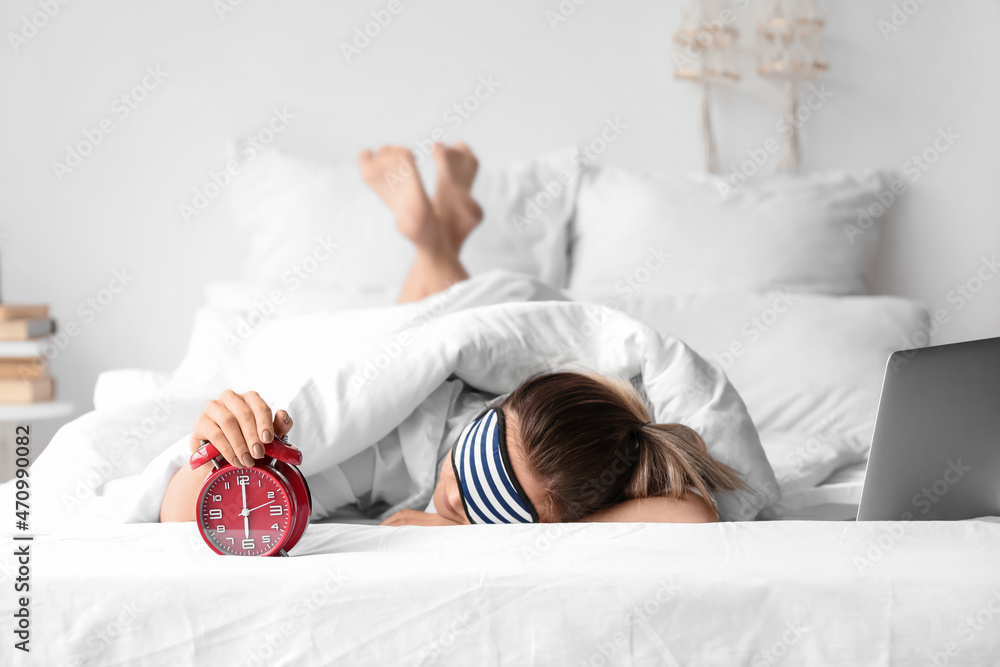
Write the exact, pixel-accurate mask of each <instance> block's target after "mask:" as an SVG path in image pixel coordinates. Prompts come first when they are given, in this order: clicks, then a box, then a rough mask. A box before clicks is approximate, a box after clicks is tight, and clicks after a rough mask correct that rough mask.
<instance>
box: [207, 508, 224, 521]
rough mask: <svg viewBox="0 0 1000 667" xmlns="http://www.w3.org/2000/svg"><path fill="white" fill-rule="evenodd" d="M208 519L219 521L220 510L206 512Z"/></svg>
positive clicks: (220, 516)
mask: <svg viewBox="0 0 1000 667" xmlns="http://www.w3.org/2000/svg"><path fill="white" fill-rule="evenodd" d="M208 518H209V519H221V518H222V510H220V509H214V510H208Z"/></svg>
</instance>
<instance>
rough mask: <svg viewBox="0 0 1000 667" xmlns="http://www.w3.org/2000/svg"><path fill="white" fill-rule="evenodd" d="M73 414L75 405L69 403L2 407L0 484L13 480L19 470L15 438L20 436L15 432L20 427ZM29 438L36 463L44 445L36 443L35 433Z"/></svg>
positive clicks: (56, 402)
mask: <svg viewBox="0 0 1000 667" xmlns="http://www.w3.org/2000/svg"><path fill="white" fill-rule="evenodd" d="M71 414H73V404H72V403H70V402H68V401H47V402H44V403H27V404H25V405H0V482H6V481H7V480H9V479H12V478H13V477H14V470H15V469H16V468H17V466H16V463H15V459H16V458H17V455H16V452H17V450H16V447H15V443H16V439H15V438H16V436H17V435H18V434H15V432H14V431H15V429H16V428H17V427H18V426H28V427H31V426H32V425H34V424H35V423H36V422H39V421H42V420H45V419H57V418H59V417H66V416H67V415H71ZM21 435H23V434H21ZM28 437H29V438H30V447H31V454H32V456H31V460H32V461H34V457H35V456H36V455H37V454H38V451H39V449H40V448H41V447H42V443H40V442H36V441H35V438H34V433H29V434H28ZM45 444H48V443H45Z"/></svg>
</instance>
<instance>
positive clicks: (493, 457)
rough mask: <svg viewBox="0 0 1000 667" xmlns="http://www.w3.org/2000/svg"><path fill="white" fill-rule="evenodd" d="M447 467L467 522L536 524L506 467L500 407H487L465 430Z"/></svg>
mask: <svg viewBox="0 0 1000 667" xmlns="http://www.w3.org/2000/svg"><path fill="white" fill-rule="evenodd" d="M451 465H452V467H453V468H454V469H455V479H457V480H458V486H459V489H460V490H461V492H462V506H463V507H464V508H465V514H466V515H467V516H468V517H469V521H470V522H472V523H537V522H538V512H536V511H535V506H534V505H532V504H531V501H530V500H528V496H527V494H526V493H525V492H524V489H522V488H521V485H520V484H518V482H517V478H516V477H515V476H514V468H513V467H512V466H511V465H510V456H509V454H508V453H507V434H506V430H505V428H504V418H503V410H501V409H500V408H490V409H489V410H487V411H486V412H485V413H483V414H482V415H480V416H479V417H477V418H476V419H474V420H473V421H472V423H471V424H469V425H468V426H466V427H465V430H464V431H462V435H461V437H460V438H459V439H458V443H457V444H456V445H455V447H454V448H453V449H452V453H451Z"/></svg>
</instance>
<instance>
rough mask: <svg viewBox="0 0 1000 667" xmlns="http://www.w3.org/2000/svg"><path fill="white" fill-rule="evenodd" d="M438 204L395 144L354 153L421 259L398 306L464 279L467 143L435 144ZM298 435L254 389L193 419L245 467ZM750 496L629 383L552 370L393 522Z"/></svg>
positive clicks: (558, 517)
mask: <svg viewBox="0 0 1000 667" xmlns="http://www.w3.org/2000/svg"><path fill="white" fill-rule="evenodd" d="M433 156H434V160H435V163H436V165H437V169H438V180H437V187H436V190H435V193H434V197H433V199H431V198H430V197H429V196H428V195H427V193H426V192H425V190H424V188H423V185H422V184H421V181H420V178H419V176H418V175H417V172H416V165H415V162H414V159H413V155H412V154H411V153H410V151H409V150H407V149H405V148H399V147H383V148H381V149H379V151H378V152H377V153H374V154H373V153H372V152H371V151H368V150H365V151H362V153H361V154H360V155H359V156H358V162H359V164H360V166H361V171H362V174H363V175H364V179H365V182H366V183H367V184H368V185H369V187H371V188H372V189H373V190H374V191H375V192H376V193H377V194H378V195H379V196H380V197H381V198H382V200H383V201H384V202H385V203H386V204H387V205H388V206H389V208H390V209H392V211H393V213H394V214H395V216H396V222H397V226H398V228H399V231H400V232H401V233H402V234H403V235H404V236H406V237H407V238H408V239H410V241H412V242H413V244H414V246H415V248H416V251H417V254H416V258H415V260H414V262H413V266H412V268H411V269H410V273H409V275H408V276H407V278H406V280H405V282H404V284H403V287H402V290H401V291H400V294H399V298H398V300H397V301H398V302H399V303H404V302H409V301H417V300H420V299H423V298H424V297H427V296H430V295H431V294H434V293H436V292H438V291H440V290H442V289H444V288H445V287H446V286H448V285H451V284H453V283H455V282H458V281H461V280H465V279H466V278H468V277H469V276H468V273H466V271H465V269H464V268H463V267H462V264H461V263H460V262H459V259H458V255H459V250H460V249H461V247H462V244H463V242H464V241H465V238H466V237H467V236H468V235H469V233H470V232H471V231H472V230H473V229H474V228H475V227H476V225H477V224H479V221H480V220H481V219H482V215H483V214H482V210H481V209H480V208H479V206H478V205H477V204H476V202H475V200H473V198H472V195H471V190H472V182H473V180H474V179H475V176H476V171H477V169H478V163H477V161H476V158H475V156H474V155H473V154H472V152H471V151H470V150H469V148H468V147H467V146H466V145H465V144H462V143H456V144H454V145H453V146H444V145H441V144H437V145H435V147H434V151H433ZM291 428H292V418H291V416H290V415H289V414H288V413H287V412H286V411H284V410H279V411H278V412H277V413H276V414H274V415H272V413H271V409H270V408H269V407H268V405H267V403H265V402H264V400H263V399H262V398H261V397H260V395H258V394H257V393H256V392H253V391H251V392H247V393H244V394H237V393H235V392H233V391H226V392H224V393H223V394H222V395H221V396H220V397H219V398H218V399H216V400H213V401H209V402H208V404H207V405H206V406H205V410H204V412H203V413H202V414H201V416H199V417H198V419H197V420H196V421H195V424H194V429H193V432H192V435H191V449H192V451H194V450H195V449H197V448H198V446H199V445H200V442H201V440H209V441H211V442H212V443H214V444H215V446H216V447H217V448H218V449H219V451H220V452H221V453H222V455H223V456H224V457H225V458H226V460H227V461H229V462H230V463H231V464H233V465H236V466H242V465H246V466H251V465H253V463H254V460H255V459H257V458H262V457H263V456H264V448H263V443H267V442H270V441H271V440H272V438H276V437H281V436H283V435H285V434H286V433H288V432H289V430H290V429H291ZM211 468H212V466H211V464H205V465H204V466H202V467H201V468H199V469H197V470H191V469H190V468H189V467H187V466H183V467H181V469H180V470H179V471H178V472H177V474H176V475H175V476H174V478H173V479H172V480H171V482H170V484H169V486H168V487H167V490H166V493H165V494H164V498H163V503H162V506H161V508H160V520H161V521H193V520H194V518H195V516H194V515H195V498H196V496H197V493H198V491H199V489H200V488H201V484H202V482H203V481H204V479H205V477H206V476H207V475H208V472H209V471H210V470H211ZM742 488H744V483H743V482H742V480H741V479H740V478H739V475H738V473H736V471H734V470H733V469H732V468H729V467H728V466H726V465H724V464H722V463H720V462H718V461H716V460H715V459H713V458H712V457H711V456H710V455H709V454H708V452H707V450H706V447H705V443H704V442H703V441H702V439H701V437H700V436H699V435H698V434H697V433H696V432H694V431H693V430H691V429H690V428H687V427H686V426H683V425H681V424H653V423H650V418H649V413H648V411H647V409H646V406H645V404H644V402H643V401H642V399H641V398H640V397H639V395H638V394H637V393H636V392H635V390H634V389H633V388H632V387H631V385H629V384H627V383H624V382H620V381H617V380H611V379H608V378H604V377H601V376H597V375H586V374H581V373H568V372H564V373H549V374H546V375H540V376H537V377H535V378H532V379H530V380H528V381H527V382H525V383H523V384H522V385H521V386H519V387H518V388H517V389H515V390H514V391H513V392H511V393H510V394H509V395H507V396H506V397H505V398H503V399H502V400H498V401H494V402H493V403H492V404H490V405H488V406H487V408H486V409H485V410H484V411H483V412H482V413H481V414H479V415H478V416H477V417H476V418H475V419H473V420H472V421H471V423H469V424H468V425H467V426H466V427H465V429H464V430H463V431H462V433H461V435H460V436H459V437H458V438H457V441H456V442H455V444H454V446H453V447H452V449H451V451H450V452H449V455H448V456H446V457H444V459H443V461H442V462H441V467H440V471H439V473H438V481H437V485H436V487H435V489H434V496H433V507H434V509H435V511H434V512H423V511H419V510H416V509H407V510H402V511H399V512H396V513H395V514H393V515H392V516H390V517H389V518H388V519H386V520H385V521H383V524H385V525H392V526H401V525H423V526H448V525H458V524H468V523H532V522H570V521H662V522H709V521H717V520H718V513H717V511H716V509H715V503H714V501H713V499H712V493H714V492H717V491H734V490H737V489H742Z"/></svg>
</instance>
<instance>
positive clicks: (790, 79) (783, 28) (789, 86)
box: [674, 0, 827, 173]
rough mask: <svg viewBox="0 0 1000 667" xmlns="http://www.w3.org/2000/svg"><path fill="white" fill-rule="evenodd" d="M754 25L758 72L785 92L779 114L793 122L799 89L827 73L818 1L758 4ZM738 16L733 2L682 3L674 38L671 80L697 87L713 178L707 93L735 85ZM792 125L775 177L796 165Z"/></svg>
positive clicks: (707, 166)
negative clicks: (682, 81) (700, 90)
mask: <svg viewBox="0 0 1000 667" xmlns="http://www.w3.org/2000/svg"><path fill="white" fill-rule="evenodd" d="M760 3H761V4H760V9H761V10H762V13H761V14H760V16H761V18H760V21H759V23H758V24H757V58H758V65H757V71H758V72H759V73H760V75H761V76H763V77H767V78H770V79H773V80H777V81H779V82H780V83H781V84H782V85H783V87H784V100H783V114H784V115H785V116H786V118H787V117H789V116H790V120H791V121H794V119H795V113H796V111H797V105H798V86H799V85H800V84H801V83H802V82H803V81H807V80H811V79H815V78H816V77H818V76H820V75H821V74H823V73H824V72H826V70H827V58H826V54H825V52H824V49H823V27H824V20H823V14H822V10H821V9H820V7H819V4H818V2H817V0H760ZM747 7H748V5H747V4H746V1H744V2H743V3H741V5H740V11H737V9H736V7H734V3H733V2H732V0H684V3H683V5H682V7H681V22H680V26H679V27H678V28H677V31H676V32H675V33H674V76H675V77H676V78H678V79H686V80H688V81H695V82H697V83H699V84H701V86H702V98H701V126H702V141H703V144H704V150H705V169H706V171H708V172H710V173H718V171H719V169H718V166H719V164H718V155H717V151H716V144H715V134H714V131H713V128H712V114H711V99H712V96H711V89H712V86H716V85H730V84H734V83H736V82H738V81H739V79H740V73H739V67H738V59H737V52H736V42H737V39H738V37H739V31H738V30H737V28H736V23H737V22H738V19H739V16H740V12H741V11H743V10H745V9H746V8H747ZM798 125H799V123H797V122H790V123H789V126H790V131H789V132H788V133H787V134H786V135H785V136H784V140H783V144H782V149H781V156H780V160H779V164H778V171H795V170H797V169H798V168H799V165H800V163H801V155H802V151H801V147H800V142H799V132H798Z"/></svg>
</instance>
